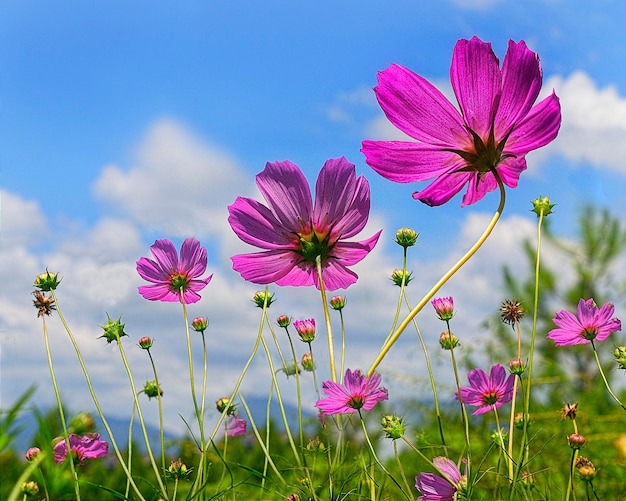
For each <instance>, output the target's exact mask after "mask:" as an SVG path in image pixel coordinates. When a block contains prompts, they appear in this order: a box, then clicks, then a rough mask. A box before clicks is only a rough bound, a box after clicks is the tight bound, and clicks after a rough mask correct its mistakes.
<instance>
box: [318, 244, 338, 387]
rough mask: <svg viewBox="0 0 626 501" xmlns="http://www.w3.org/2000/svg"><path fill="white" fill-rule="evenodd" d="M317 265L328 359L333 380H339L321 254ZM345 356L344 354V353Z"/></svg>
mask: <svg viewBox="0 0 626 501" xmlns="http://www.w3.org/2000/svg"><path fill="white" fill-rule="evenodd" d="M315 265H316V266H317V276H318V280H319V289H320V294H321V296H322V308H323V309H324V320H325V322H326V338H327V340H328V360H329V362H330V378H331V380H332V381H333V382H335V383H336V382H337V371H336V369H335V342H334V340H333V328H332V325H331V324H330V312H329V311H328V301H327V299H326V288H325V286H324V277H323V275H322V259H321V256H317V257H316V258H315ZM342 357H343V354H342Z"/></svg>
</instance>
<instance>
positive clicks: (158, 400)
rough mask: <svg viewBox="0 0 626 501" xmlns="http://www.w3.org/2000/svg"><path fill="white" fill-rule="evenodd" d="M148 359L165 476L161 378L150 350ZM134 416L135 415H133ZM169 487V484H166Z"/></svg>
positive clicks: (162, 467)
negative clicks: (157, 416) (154, 387)
mask: <svg viewBox="0 0 626 501" xmlns="http://www.w3.org/2000/svg"><path fill="white" fill-rule="evenodd" d="M147 352H148V357H149V358H150V365H152V373H153V374H154V382H155V383H156V385H157V403H158V404H159V439H160V441H161V469H162V470H163V475H165V431H164V429H163V400H162V397H161V385H160V383H159V376H158V375H157V370H156V365H155V364H154V360H153V359H152V353H150V349H149V348H148V350H147ZM133 415H134V414H133ZM165 487H167V484H165Z"/></svg>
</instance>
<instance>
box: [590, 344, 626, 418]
mask: <svg viewBox="0 0 626 501" xmlns="http://www.w3.org/2000/svg"><path fill="white" fill-rule="evenodd" d="M591 347H592V348H593V356H594V357H595V359H596V364H598V370H599V371H600V375H601V376H602V381H604V386H606V390H607V391H608V392H609V395H611V397H612V398H613V400H615V401H616V402H617V404H618V405H619V406H620V407H621V408H622V409H624V410H625V411H626V407H624V404H623V403H622V402H621V401H620V399H619V398H617V395H615V393H613V390H611V387H610V386H609V382H608V381H607V379H606V376H605V375H604V371H603V370H602V364H601V363H600V358H599V357H598V351H597V350H596V345H595V343H594V342H593V340H592V341H591Z"/></svg>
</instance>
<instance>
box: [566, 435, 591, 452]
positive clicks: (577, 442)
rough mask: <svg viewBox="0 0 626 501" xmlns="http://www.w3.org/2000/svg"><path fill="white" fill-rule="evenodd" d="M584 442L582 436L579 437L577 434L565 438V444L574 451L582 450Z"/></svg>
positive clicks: (584, 439)
mask: <svg viewBox="0 0 626 501" xmlns="http://www.w3.org/2000/svg"><path fill="white" fill-rule="evenodd" d="M586 441H587V439H586V438H585V437H583V436H582V435H579V434H578V433H572V434H571V435H570V436H568V437H567V443H568V444H569V446H570V447H571V448H572V449H575V450H578V449H582V447H583V445H585V442H586Z"/></svg>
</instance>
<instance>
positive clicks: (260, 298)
mask: <svg viewBox="0 0 626 501" xmlns="http://www.w3.org/2000/svg"><path fill="white" fill-rule="evenodd" d="M273 298H274V294H270V293H269V292H266V291H257V292H256V293H255V294H254V296H253V297H252V302H253V303H254V304H256V305H257V306H258V307H259V308H263V307H266V308H269V307H270V305H271V304H272V303H273V302H274V299H273ZM266 304H267V306H266Z"/></svg>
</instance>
